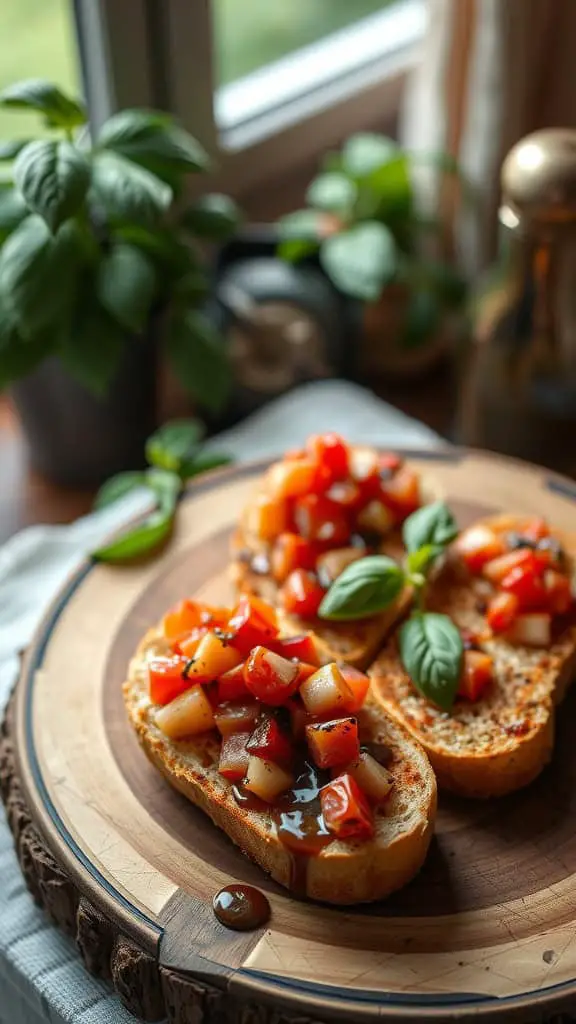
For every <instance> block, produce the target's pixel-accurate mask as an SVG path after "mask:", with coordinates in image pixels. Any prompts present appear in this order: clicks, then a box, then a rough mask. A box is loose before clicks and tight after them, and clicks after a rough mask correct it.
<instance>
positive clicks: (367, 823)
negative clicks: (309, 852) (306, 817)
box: [320, 772, 374, 839]
mask: <svg viewBox="0 0 576 1024" xmlns="http://www.w3.org/2000/svg"><path fill="white" fill-rule="evenodd" d="M320 806H321V807H322V815H323V818H324V822H325V824H326V828H327V829H328V831H329V832H331V833H332V834H333V835H335V836H338V838H339V839H349V838H351V837H352V836H353V837H354V838H357V839H371V838H372V836H373V835H374V819H373V817H372V811H371V810H370V805H369V803H368V800H367V799H366V797H365V796H364V793H363V792H362V790H361V789H360V787H359V785H358V783H357V782H355V780H354V779H353V778H352V776H351V775H349V774H348V773H347V772H345V773H344V774H343V775H339V776H338V778H336V779H333V780H332V782H329V783H328V785H327V786H323V787H322V789H321V790H320Z"/></svg>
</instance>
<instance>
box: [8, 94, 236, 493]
mask: <svg viewBox="0 0 576 1024" xmlns="http://www.w3.org/2000/svg"><path fill="white" fill-rule="evenodd" d="M0 105H1V106H2V107H5V108H18V109H26V110H30V111H32V112H35V113H36V114H38V115H39V116H40V117H41V119H42V122H43V126H44V128H48V129H49V130H50V136H49V137H42V138H39V139H21V140H17V141H14V142H4V143H2V144H1V145H0V159H1V160H2V161H3V162H4V165H5V173H4V174H3V176H2V180H1V181H0V390H1V389H3V388H6V387H8V386H10V388H11V393H12V396H13V399H14V401H15V404H16V406H17V408H18V410H19V413H20V417H21V420H22V423H23V426H24V431H25V433H26V435H27V438H28V441H29V444H30V449H31V458H32V463H33V465H34V466H35V467H36V468H38V469H40V470H41V471H43V472H44V473H45V474H47V475H48V476H50V477H51V478H52V479H54V480H55V481H57V482H60V483H64V484H74V485H77V486H80V485H93V484H95V483H98V482H100V481H101V480H103V479H104V478H106V477H107V476H109V475H110V474H112V473H115V472H117V471H119V470H121V469H125V468H128V467H131V466H136V465H138V464H139V463H140V462H141V460H142V451H143V446H144V442H145V439H146V437H147V436H148V435H149V433H150V432H151V430H152V429H153V427H154V425H155V399H156V380H157V354H158V348H159V345H162V347H163V348H165V350H166V354H167V357H168V359H169V361H170V363H171V365H172V367H173V369H174V371H175V373H176V375H177V377H178V378H179V380H180V382H181V383H182V385H183V386H184V388H185V389H187V391H188V392H189V393H190V395H191V396H193V398H194V399H195V402H196V403H197V405H198V406H201V407H202V406H203V407H204V408H206V409H208V410H217V409H218V408H219V407H220V406H221V405H222V404H223V402H224V401H225V399H226V395H227V391H228V386H229V367H228V363H227V359H226V356H225V352H224V348H223V344H222V342H221V338H220V336H219V335H218V333H217V331H216V330H215V328H214V327H213V325H212V324H211V322H210V320H209V319H208V318H207V317H206V316H205V315H204V313H203V311H202V310H203V304H204V301H205V298H206V295H207V292H208V283H209V281H208V276H209V275H208V271H207V265H206V259H205V255H204V253H203V249H202V248H201V247H200V246H201V245H204V244H205V243H206V242H220V241H222V240H223V239H225V238H227V237H228V236H229V235H231V234H232V232H234V230H235V228H236V225H237V222H238V211H237V209H236V207H235V204H234V203H233V202H232V200H231V199H229V198H227V197H226V196H223V195H204V196H202V197H201V198H200V199H198V200H197V201H196V202H193V203H189V202H186V200H185V189H186V185H187V182H188V180H189V178H190V176H191V175H197V174H199V173H201V172H202V171H205V170H206V169H207V168H208V163H209V161H208V157H207V155H206V153H205V151H204V149H203V148H202V146H201V145H200V144H199V143H198V142H197V141H196V139H194V138H193V137H192V136H191V135H189V134H188V132H186V131H184V129H183V128H182V127H181V126H180V125H179V124H178V123H177V122H176V120H175V119H174V118H173V117H172V116H170V115H169V114H167V113H163V112H161V111H153V110H141V109H134V110H124V111H122V112H120V113H118V114H115V115H114V116H113V117H111V118H110V120H109V121H107V122H106V123H105V124H104V125H103V126H102V128H101V129H100V131H99V132H98V134H97V136H96V137H94V138H91V137H90V132H89V129H88V125H87V118H86V113H85V111H84V109H83V107H82V105H81V104H80V103H79V102H78V101H77V100H75V99H72V98H70V97H69V96H67V95H65V94H64V93H63V92H61V91H60V89H58V88H57V87H56V86H55V85H52V84H51V83H49V82H45V81H41V80H30V81H25V82H20V83H18V84H16V85H13V86H11V87H10V88H7V89H5V90H4V92H2V93H1V94H0Z"/></svg>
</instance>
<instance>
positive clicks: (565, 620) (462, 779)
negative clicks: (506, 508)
mask: <svg viewBox="0 0 576 1024" xmlns="http://www.w3.org/2000/svg"><path fill="white" fill-rule="evenodd" d="M574 553H576V542H575V539H574V538H572V537H569V536H561V535H560V534H558V533H551V532H550V530H549V529H548V527H547V526H546V524H545V523H543V521H542V520H527V519H519V518H518V517H512V516H498V517H493V518H491V519H487V520H484V521H483V522H482V523H479V524H478V525H477V526H475V527H471V528H470V529H469V530H467V531H465V532H464V533H463V534H462V535H461V536H460V538H459V539H458V540H457V541H456V543H455V544H454V545H453V548H452V550H451V552H450V555H449V557H448V559H447V561H446V563H445V565H444V567H443V568H442V571H441V572H440V573H439V574H438V576H437V577H436V579H435V580H434V581H433V582H432V583H431V585H430V587H429V590H428V593H427V598H426V608H427V610H430V611H432V612H439V613H441V614H445V615H448V616H450V618H451V619H452V620H453V621H454V622H455V624H456V625H457V627H458V628H459V629H460V631H461V633H462V636H463V638H464V646H465V648H466V650H465V654H464V673H465V674H464V676H463V679H462V684H461V688H460V689H459V691H458V696H457V699H456V701H455V703H454V705H453V707H452V709H451V711H449V712H445V711H442V710H440V709H439V708H438V707H436V706H435V705H434V704H433V703H431V702H430V701H429V700H427V699H426V698H425V697H424V696H422V695H421V694H420V693H419V692H418V691H417V690H416V689H415V688H414V686H413V685H412V682H411V680H410V678H409V677H408V675H407V673H406V671H405V670H404V668H403V666H402V663H401V661H400V658H399V653H398V644H397V640H396V639H395V638H394V639H391V640H390V641H389V642H388V644H387V646H386V647H385V649H384V650H383V651H382V652H381V654H380V655H379V657H378V658H377V660H376V662H375V663H374V664H373V665H372V667H371V669H370V676H371V679H372V692H373V696H374V699H376V700H377V701H378V702H379V703H380V706H381V707H382V708H383V709H384V710H385V711H386V712H387V713H388V714H390V715H391V716H392V717H393V718H394V719H395V720H396V721H397V722H398V723H400V724H402V725H403V726H405V727H406V728H407V729H408V730H409V731H410V733H411V734H412V736H413V737H414V739H415V740H417V741H418V742H419V743H421V744H422V746H423V748H424V750H425V751H426V753H427V755H428V757H429V759H430V762H431V764H432V766H433V768H434V771H435V772H436V776H437V780H438V784H439V786H440V788H445V789H448V790H451V791H453V792H456V793H459V794H461V795H463V796H469V797H491V796H499V795H502V794H505V793H509V792H511V791H513V790H516V789H519V788H520V787H522V786H525V785H527V784H528V783H529V782H531V781H532V780H533V779H534V778H535V777H536V776H537V775H538V774H539V773H540V771H541V770H542V768H543V767H544V765H545V764H546V763H547V761H548V760H549V759H550V756H551V754H552V749H553V743H554V717H555V705H556V704H557V703H558V702H559V701H560V700H562V698H563V697H564V695H565V693H566V690H567V687H568V685H569V684H570V682H571V681H572V678H573V674H574V671H575V669H576V618H575V617H574V612H573V607H574V606H573V599H572V595H571V577H572V570H573V556H574Z"/></svg>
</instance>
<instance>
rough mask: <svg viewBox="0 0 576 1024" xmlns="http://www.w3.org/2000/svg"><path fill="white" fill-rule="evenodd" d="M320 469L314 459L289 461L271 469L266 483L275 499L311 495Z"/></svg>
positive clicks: (284, 461)
mask: <svg viewBox="0 0 576 1024" xmlns="http://www.w3.org/2000/svg"><path fill="white" fill-rule="evenodd" d="M317 473H318V467H317V464H316V462H315V461H314V459H312V458H309V459H289V460H288V461H286V460H283V461H282V462H276V463H275V464H274V465H273V466H272V467H271V469H269V471H268V474H267V477H266V483H267V485H268V487H269V489H270V492H271V494H272V496H273V497H274V498H280V499H284V498H298V497H300V496H301V495H302V494H310V492H311V491H313V490H314V487H315V485H316V479H317Z"/></svg>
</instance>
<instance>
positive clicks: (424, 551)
mask: <svg viewBox="0 0 576 1024" xmlns="http://www.w3.org/2000/svg"><path fill="white" fill-rule="evenodd" d="M443 550H444V547H443V545H441V544H424V545H423V546H422V547H421V548H418V549H417V550H416V551H410V552H409V554H408V557H407V559H406V568H407V569H408V572H409V574H410V575H411V576H418V577H421V579H418V580H417V581H416V582H417V584H418V586H423V584H424V583H425V582H426V580H425V578H424V577H425V574H426V572H427V571H428V569H429V568H430V566H431V565H432V563H433V561H434V560H435V559H436V558H437V557H438V555H441V554H442V552H443Z"/></svg>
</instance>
